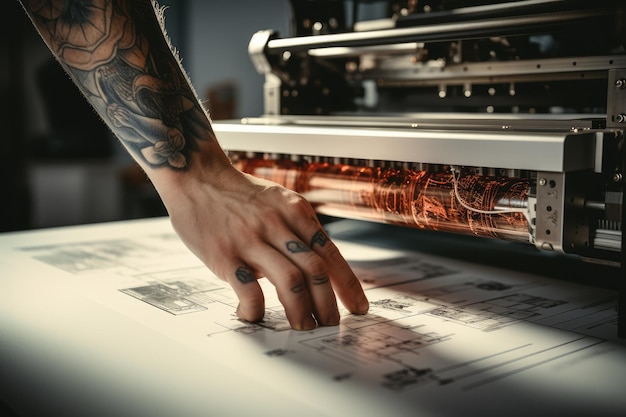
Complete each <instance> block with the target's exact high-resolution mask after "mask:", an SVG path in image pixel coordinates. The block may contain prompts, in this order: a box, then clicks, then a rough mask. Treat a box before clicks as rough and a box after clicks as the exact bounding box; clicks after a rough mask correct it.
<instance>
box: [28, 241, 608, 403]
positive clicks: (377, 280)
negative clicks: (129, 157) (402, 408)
mask: <svg viewBox="0 0 626 417" xmlns="http://www.w3.org/2000/svg"><path fill="white" fill-rule="evenodd" d="M21 251H22V252H24V253H26V254H27V255H28V256H30V257H31V258H33V259H36V260H38V261H40V262H43V263H45V264H47V265H50V266H52V267H55V268H58V269H60V270H62V271H65V272H66V273H68V274H69V276H70V278H71V279H72V280H73V281H74V282H75V283H76V284H77V285H82V286H84V288H85V289H87V290H88V291H89V292H90V293H91V294H94V293H95V292H96V291H107V295H108V296H109V298H108V300H111V305H112V306H113V308H119V306H118V305H116V304H114V303H119V300H120V298H123V299H124V301H125V302H124V303H122V304H123V305H124V306H126V305H128V306H130V305H131V304H132V305H133V306H137V305H138V306H139V307H138V308H139V310H142V309H144V308H145V309H147V310H146V311H145V312H147V313H148V314H146V315H145V316H143V315H142V314H143V312H144V310H142V313H141V314H136V313H135V314H134V316H141V318H142V319H145V320H154V322H150V323H151V325H152V326H155V327H158V328H159V329H161V327H163V326H165V324H164V323H168V324H171V325H175V326H176V329H177V331H178V333H177V335H182V336H183V337H185V338H189V340H192V341H194V343H195V342H197V343H202V344H203V346H204V345H207V346H208V345H210V346H211V348H212V349H216V348H223V349H224V351H225V352H226V351H227V349H228V348H227V347H228V346H230V345H229V343H230V342H232V341H233V340H237V341H238V342H241V341H242V339H244V340H245V341H246V343H244V344H243V345H245V346H247V347H249V348H250V349H256V350H251V351H249V352H248V353H249V354H250V355H249V360H250V361H251V364H254V365H251V367H254V366H257V367H258V366H259V364H258V363H259V362H263V363H265V361H269V362H271V363H268V365H271V366H272V368H271V369H275V366H276V364H283V365H285V366H284V369H287V370H288V369H294V368H293V367H292V366H290V364H292V363H293V362H294V361H297V362H298V363H301V364H302V365H303V366H304V365H308V366H310V367H311V368H313V369H315V370H316V372H317V373H318V374H319V375H321V376H322V378H323V379H324V383H326V382H332V381H335V382H341V383H342V384H343V383H346V384H349V383H351V382H355V383H359V384H372V385H373V386H376V387H380V388H383V389H384V390H385V391H389V392H391V393H393V394H392V395H395V394H396V393H403V392H409V391H410V390H413V389H419V388H422V387H427V386H428V387H434V386H442V387H443V386H445V387H450V386H451V387H461V389H464V390H469V389H473V388H475V387H481V386H484V385H486V384H490V383H491V382H493V381H497V380H499V379H502V378H508V377H509V376H511V375H516V374H517V373H521V372H524V370H526V369H531V368H533V367H536V366H542V365H544V364H547V363H549V362H550V361H553V360H559V358H563V357H567V356H568V355H571V354H573V353H576V352H581V351H583V350H584V349H587V348H593V347H594V346H596V345H597V344H600V343H602V342H603V339H601V338H600V337H596V334H602V332H603V331H608V330H611V326H612V328H614V327H615V312H614V310H611V308H612V307H613V306H614V300H613V299H611V294H607V293H600V292H598V294H600V295H598V294H596V295H594V296H597V297H600V302H597V301H596V302H594V303H588V302H586V303H587V304H584V305H583V304H581V302H580V301H576V298H575V297H576V296H578V295H576V290H573V292H571V293H563V292H562V290H561V289H562V288H563V286H562V285H560V286H558V290H555V288H557V287H551V284H550V283H549V281H544V280H541V279H537V278H536V277H530V278H529V277H525V276H509V274H507V273H503V272H502V271H497V270H496V271H494V270H492V269H484V270H481V269H480V268H478V269H472V268H467V270H465V269H464V267H463V266H462V265H461V266H458V264H454V265H452V266H450V265H451V264H450V263H448V262H447V261H446V260H443V259H439V260H438V259H437V258H435V257H428V256H423V255H422V254H419V253H416V254H415V256H412V255H410V254H409V255H406V254H400V255H399V256H397V257H394V258H393V259H384V260H378V261H358V262H353V267H354V270H355V272H356V274H357V276H359V277H360V278H361V280H362V282H363V285H364V288H365V290H366V294H367V296H368V299H369V300H370V311H369V313H368V314H366V315H363V316H358V315H350V314H349V313H348V312H347V311H345V310H342V311H341V313H342V315H343V318H342V321H341V324H340V325H339V326H338V327H320V328H318V329H316V330H314V331H310V332H292V331H290V329H291V328H290V326H289V322H288V320H287V318H286V317H285V314H284V309H283V307H282V305H281V304H280V302H279V301H278V298H277V296H276V290H275V288H274V287H273V286H272V285H271V283H270V282H269V281H268V280H267V279H261V280H259V284H260V285H261V287H262V289H263V293H264V294H265V301H266V313H265V317H264V320H263V321H262V322H260V323H254V324H252V323H245V322H242V321H240V320H239V319H238V318H237V317H236V314H234V313H235V311H236V307H237V305H238V300H237V297H236V295H235V293H234V291H233V290H232V288H231V287H230V286H229V285H228V284H226V283H225V282H223V281H221V280H219V279H217V277H215V276H214V275H213V274H212V273H210V271H209V270H208V269H207V268H206V267H205V266H204V265H203V264H202V263H201V262H200V261H199V260H198V259H197V258H196V257H195V256H193V255H192V254H191V253H190V252H189V251H188V250H187V249H186V248H185V247H184V245H182V243H181V242H180V240H179V239H178V237H177V236H176V235H175V234H174V233H162V234H158V233H157V234H152V235H139V236H136V237H133V238H132V239H109V240H101V241H96V240H94V241H86V242H84V241H83V242H75V243H65V244H58V245H41V246H31V247H25V248H21ZM68 274H65V275H68ZM98 294H100V293H98ZM568 294H569V295H568ZM573 294H574V295H573ZM126 297H128V298H126ZM130 297H132V298H130ZM568 297H570V298H568ZM571 297H574V298H571ZM98 298H102V297H98ZM128 299H130V300H131V301H132V302H131V303H126V301H127V300H128ZM581 299H582V298H581ZM584 299H585V300H587V299H589V296H588V295H585V296H584ZM134 301H137V303H134ZM122 308H129V311H133V312H135V311H134V310H133V308H135V307H132V306H130V307H122ZM154 309H159V310H160V311H157V310H154ZM580 310H584V312H583V313H584V314H578V313H579V312H580ZM161 313H163V314H164V315H172V316H175V317H173V318H172V319H171V320H169V319H168V320H162V318H161V315H160V314H161ZM129 314H133V313H129ZM581 316H584V320H581V319H580V317H581ZM516 324H519V326H515V325H516ZM544 324H545V325H546V326H551V327H561V328H563V329H564V330H574V331H572V332H561V333H559V334H558V338H556V339H548V338H546V339H545V341H544V342H543V345H541V344H540V343H537V340H539V341H542V340H543V339H541V338H538V339H536V340H532V339H528V338H526V334H527V333H526V332H527V330H528V328H529V327H528V326H532V325H535V326H536V325H544ZM518 327H519V328H522V331H518V330H517V329H518ZM586 329H591V331H589V333H585V330H586ZM594 329H595V330H594ZM169 330H170V331H171V329H169ZM531 333H532V332H531ZM502 334H505V336H502ZM510 336H513V337H510ZM531 340H532V341H531ZM477 341H478V342H477ZM224 346H226V348H224ZM459 346H462V347H463V349H459ZM468 346H471V347H468ZM477 346H478V347H477ZM255 369H256V368H255ZM409 395H412V394H409Z"/></svg>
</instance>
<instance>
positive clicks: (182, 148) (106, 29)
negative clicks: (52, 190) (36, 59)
mask: <svg viewBox="0 0 626 417" xmlns="http://www.w3.org/2000/svg"><path fill="white" fill-rule="evenodd" d="M21 1H22V4H23V5H24V8H25V10H26V11H27V13H28V15H29V16H30V18H31V20H32V22H33V23H34V25H35V26H36V28H37V30H38V31H39V33H40V35H41V36H42V38H43V39H44V41H45V42H46V44H47V45H48V47H49V48H50V50H51V51H52V53H53V54H54V55H55V56H56V57H57V59H58V61H59V62H60V64H61V65H62V66H63V68H64V69H65V70H66V72H67V73H68V74H69V76H70V77H71V78H72V80H73V81H74V82H75V84H76V85H77V86H78V88H80V90H81V91H82V93H83V94H84V95H85V97H86V99H87V100H88V101H89V102H90V103H91V105H92V106H93V107H94V109H95V110H96V111H97V113H98V114H99V115H100V116H101V118H102V120H103V121H104V122H105V123H106V124H107V125H108V126H109V127H110V128H111V130H112V131H113V132H114V133H115V135H116V136H117V137H118V138H119V140H120V141H121V142H122V144H123V145H124V146H125V147H126V148H127V149H128V151H129V152H130V153H131V155H132V156H133V157H134V158H135V160H137V162H138V163H139V164H140V165H141V166H142V167H143V168H144V170H145V171H146V173H147V174H148V175H149V176H150V178H151V179H152V181H153V182H154V183H155V185H156V186H157V188H158V189H159V188H160V192H161V193H163V194H167V192H166V190H167V189H169V188H171V187H172V186H173V184H176V183H177V182H181V181H183V182H184V181H188V180H189V178H188V177H189V176H190V175H191V174H190V173H196V174H198V173H199V172H202V175H203V176H204V177H206V176H207V175H208V174H209V173H211V172H219V171H220V170H222V169H224V168H226V167H228V166H229V163H228V160H227V158H226V156H225V155H224V153H223V151H222V150H221V148H220V146H219V144H218V143H217V141H216V139H215V136H214V134H213V131H212V129H211V126H210V121H209V118H208V116H207V114H206V111H205V110H204V109H203V108H202V105H201V102H200V100H199V99H198V97H197V95H196V93H195V91H194V89H193V87H192V85H191V83H190V82H189V79H188V77H187V76H186V74H185V72H184V70H183V69H182V67H181V65H180V63H179V60H178V58H177V57H176V55H175V54H174V52H173V51H172V48H171V47H170V45H169V43H168V40H167V38H166V36H165V31H164V29H163V27H162V16H161V10H159V9H157V8H156V7H158V6H153V3H152V2H151V0H134V1H126V0H100V1H94V2H92V3H93V4H94V5H93V6H89V5H88V4H87V3H86V2H80V1H75V0H67V1H63V2H59V1H50V2H41V1H30V0H21ZM59 5H62V7H59ZM53 6H54V7H53ZM85 136H86V138H85V140H89V133H88V132H85ZM200 168H201V169H200Z"/></svg>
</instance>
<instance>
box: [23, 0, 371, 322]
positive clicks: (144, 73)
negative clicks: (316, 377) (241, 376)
mask: <svg viewBox="0 0 626 417" xmlns="http://www.w3.org/2000/svg"><path fill="white" fill-rule="evenodd" d="M21 2H22V5H23V6H24V9H25V10H26V12H27V14H28V15H29V17H30V18H31V21H32V22H33V24H34V25H35V27H36V29H37V30H38V32H39V34H40V35H41V37H42V38H43V40H44V41H45V42H46V44H47V45H48V47H49V48H50V50H51V52H52V53H53V54H54V56H55V57H56V58H57V60H58V61H59V63H60V64H61V65H62V66H63V68H64V69H65V71H66V72H67V73H68V74H69V76H70V77H71V79H72V80H73V81H74V82H75V84H76V85H77V87H78V88H79V89H80V90H81V91H82V93H83V94H84V96H85V98H86V99H87V100H88V101H89V103H91V105H92V106H93V108H94V109H95V111H96V112H97V113H98V114H99V115H100V116H101V117H102V119H103V120H104V122H105V123H107V125H108V126H109V127H110V128H111V130H112V131H113V132H114V133H115V135H116V136H117V137H118V138H119V140H120V142H121V143H122V144H123V145H124V146H125V147H126V149H127V150H128V151H129V152H130V154H131V155H132V156H133V158H134V159H135V160H136V161H137V162H138V163H139V164H140V165H141V167H142V168H143V169H144V170H145V172H146V174H147V175H148V177H149V178H150V180H151V181H152V183H153V184H154V186H155V188H156V190H157V192H158V193H159V195H160V197H161V199H162V200H163V203H164V205H165V207H166V208H167V211H168V214H169V217H170V220H171V222H172V225H173V227H174V230H175V231H176V232H177V234H178V235H179V236H180V238H181V239H182V241H183V242H184V243H185V244H186V245H187V247H188V248H189V249H190V250H191V251H192V252H193V253H194V254H195V255H196V256H197V257H198V258H199V259H200V260H202V262H203V263H204V264H205V265H206V266H207V267H208V268H209V269H211V270H212V271H213V272H214V273H215V274H216V275H217V276H218V277H219V278H221V279H223V280H225V281H226V282H228V283H229V284H230V285H231V286H232V288H233V289H234V291H235V293H236V295H237V297H238V298H239V307H238V308H237V315H238V317H239V318H240V319H242V320H245V321H249V322H257V321H260V320H262V318H263V316H264V312H265V304H264V296H263V293H262V291H261V288H260V286H259V283H258V279H259V278H261V277H266V278H267V279H269V281H270V282H271V283H272V284H273V285H274V286H275V288H276V291H277V294H278V297H279V300H280V302H281V303H282V305H283V306H284V308H285V313H286V315H287V318H288V320H289V322H290V324H291V326H292V327H293V328H294V329H297V330H307V329H313V328H315V327H316V326H317V325H324V326H328V325H336V324H338V323H339V311H338V307H337V301H336V300H337V297H338V298H339V299H340V300H341V302H342V303H343V305H344V306H345V307H346V308H347V309H348V310H349V311H350V312H352V313H354V314H364V313H366V312H367V310H368V306H369V305H368V301H367V299H366V297H365V294H364V292H363V290H362V288H361V285H360V283H359V281H358V279H357V278H356V277H355V275H354V273H353V272H352V270H351V269H350V267H349V265H348V264H347V263H346V261H345V259H344V258H343V257H342V256H341V254H340V252H339V250H338V249H337V247H336V246H335V245H334V243H333V242H332V241H331V240H330V239H329V238H328V236H327V235H326V234H325V232H324V230H323V228H322V226H321V224H320V223H319V222H318V220H317V217H316V215H315V212H314V211H313V209H312V207H311V205H310V204H309V203H308V202H307V201H306V200H305V199H304V198H303V197H302V196H301V195H299V194H297V193H294V192H292V191H290V190H288V189H286V188H284V187H282V186H280V185H278V184H275V183H272V182H268V181H265V180H262V179H258V178H254V177H252V176H250V175H247V174H244V173H242V172H240V171H238V170H236V169H235V168H234V167H233V166H232V165H231V163H230V161H229V159H228V158H227V156H226V155H225V153H224V151H223V150H222V149H221V147H220V146H219V144H218V142H217V140H216V137H215V134H214V132H213V130H212V128H211V123H210V118H209V116H208V114H207V112H206V111H205V109H204V108H203V107H202V105H201V102H200V100H198V97H197V95H196V93H195V91H194V89H193V87H192V85H191V83H190V81H189V78H188V77H187V75H186V73H185V72H184V70H183V68H182V66H181V65H180V61H179V60H178V57H177V56H176V53H175V52H173V51H172V48H171V47H170V44H169V42H168V40H167V37H166V36H165V31H164V28H163V24H162V23H163V15H162V10H161V9H159V7H158V6H157V5H156V4H153V3H152V2H151V1H150V0H135V1H124V0H91V1H85V0H82V1H79V0H49V1H46V0H21ZM87 136H88V135H87Z"/></svg>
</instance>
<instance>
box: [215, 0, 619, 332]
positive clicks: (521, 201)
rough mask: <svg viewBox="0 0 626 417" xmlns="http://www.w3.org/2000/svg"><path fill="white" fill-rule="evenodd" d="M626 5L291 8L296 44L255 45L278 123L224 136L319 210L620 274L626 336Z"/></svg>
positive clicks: (265, 39) (243, 161)
mask: <svg viewBox="0 0 626 417" xmlns="http://www.w3.org/2000/svg"><path fill="white" fill-rule="evenodd" d="M619 3H620V2H616V1H612V0H611V1H604V0H596V1H593V2H591V1H577V0H561V1H560V0H522V1H509V2H503V1H491V2H487V1H479V0H351V1H345V0H290V6H291V15H292V27H291V31H292V33H291V34H290V35H289V36H286V37H281V34H279V33H276V32H275V31H273V30H271V29H267V30H259V31H258V32H257V33H255V34H254V35H253V36H252V39H251V40H250V44H249V54H250V57H251V60H252V62H253V64H254V66H255V67H256V69H257V70H258V71H259V72H260V73H262V74H264V76H265V84H264V114H262V115H259V116H255V117H248V118H245V119H243V120H240V121H239V120H238V121H216V122H215V123H214V129H215V131H216V134H217V136H218V138H219V140H220V142H221V143H222V146H223V147H224V148H225V149H226V150H227V151H228V152H229V155H230V157H231V159H232V161H233V163H234V164H236V165H237V166H238V167H239V168H240V169H241V170H243V171H245V172H249V173H251V174H254V175H256V176H260V177H265V178H268V179H271V180H273V181H276V182H278V183H281V184H283V185H285V186H287V187H289V188H292V189H294V190H296V191H298V192H300V193H302V194H303V195H305V196H306V197H307V198H308V199H309V201H310V202H311V203H312V204H313V205H314V207H315V208H316V210H317V211H318V212H319V213H320V214H324V215H329V216H338V217H347V218H355V219H364V220H371V221H375V222H384V223H392V224H397V225H403V226H409V227H416V228H421V229H428V230H438V231H442V232H452V233H462V234H470V235H475V236H482V237H490V238H496V239H503V240H511V241H517V242H527V243H529V244H532V245H535V246H536V247H537V248H538V249H539V250H541V251H552V252H562V253H566V254H572V255H575V256H579V257H581V258H582V259H584V260H587V261H589V262H593V263H601V264H604V265H611V266H614V267H615V268H616V270H619V271H620V272H619V273H618V274H617V276H618V277H619V278H618V279H619V281H620V282H619V283H617V284H616V287H617V288H618V290H619V294H620V295H619V307H618V309H619V311H618V321H619V323H618V328H619V334H620V336H621V337H626V274H625V273H624V271H625V270H624V268H625V265H626V263H625V261H624V255H623V251H622V247H623V236H624V233H623V228H624V226H623V221H622V218H623V212H624V207H625V205H624V183H625V178H624V175H625V174H626V166H625V161H626V158H625V154H624V152H625V149H624V140H625V138H624V132H625V131H626V50H625V46H626V4H623V3H622V4H619Z"/></svg>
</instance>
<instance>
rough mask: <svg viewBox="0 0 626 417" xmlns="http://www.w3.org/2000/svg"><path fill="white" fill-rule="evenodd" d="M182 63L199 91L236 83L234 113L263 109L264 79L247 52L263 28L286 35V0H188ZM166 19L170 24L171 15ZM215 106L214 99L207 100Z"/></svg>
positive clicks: (254, 112) (243, 114)
mask: <svg viewBox="0 0 626 417" xmlns="http://www.w3.org/2000/svg"><path fill="white" fill-rule="evenodd" d="M188 3H189V4H188V7H187V8H186V15H185V22H186V23H185V25H186V29H187V30H186V31H185V40H184V49H182V50H181V55H182V58H183V65H184V66H185V68H186V69H187V72H188V73H189V77H190V78H191V81H192V83H193V84H194V85H195V86H196V89H197V90H198V94H199V95H200V96H201V97H202V98H203V99H206V98H208V97H207V91H208V89H210V88H211V87H212V86H223V85H224V84H228V83H229V82H234V84H235V89H236V106H235V110H234V115H235V117H246V116H259V115H261V114H262V112H263V81H264V78H263V76H262V75H260V74H258V73H257V72H256V70H255V69H254V67H253V66H252V63H251V62H250V59H249V56H248V43H249V42H250V38H251V37H252V35H253V34H254V32H256V31H258V30H262V29H274V30H277V31H278V32H279V33H280V34H281V35H282V36H286V35H287V34H288V30H289V29H288V28H289V17H290V8H289V1H288V0H262V1H261V0H237V1H221V0H220V1H218V0H208V1H207V0H188ZM165 16H166V23H167V14H166V15H165ZM208 107H209V110H210V111H212V110H211V103H208Z"/></svg>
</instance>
